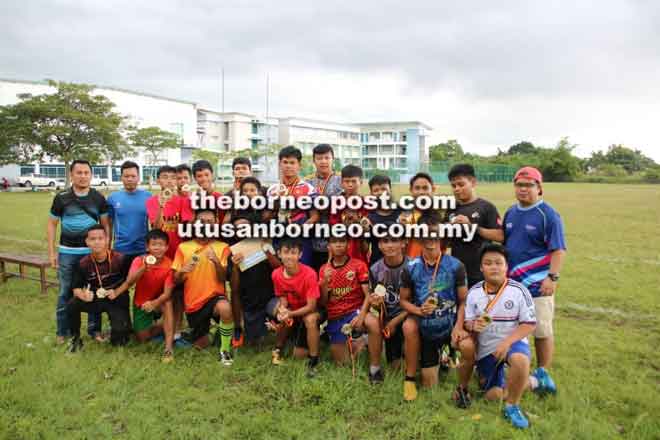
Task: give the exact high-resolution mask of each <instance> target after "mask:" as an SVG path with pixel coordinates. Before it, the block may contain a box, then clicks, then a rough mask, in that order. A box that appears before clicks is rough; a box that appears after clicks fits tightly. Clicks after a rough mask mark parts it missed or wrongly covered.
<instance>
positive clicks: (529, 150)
mask: <svg viewBox="0 0 660 440" xmlns="http://www.w3.org/2000/svg"><path fill="white" fill-rule="evenodd" d="M534 153H536V147H535V146H534V144H533V143H531V142H527V141H522V142H518V143H517V144H515V145H511V146H510V147H509V149H508V150H507V152H506V154H508V155H509V156H512V155H514V154H534Z"/></svg>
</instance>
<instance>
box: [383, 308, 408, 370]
mask: <svg viewBox="0 0 660 440" xmlns="http://www.w3.org/2000/svg"><path fill="white" fill-rule="evenodd" d="M404 321H405V319H404V320H403V321H401V322H400V323H399V325H397V326H396V332H394V334H393V335H392V336H390V337H389V338H388V339H385V357H386V359H387V363H388V364H391V363H392V362H393V361H395V360H397V359H401V358H402V357H403V323H404Z"/></svg>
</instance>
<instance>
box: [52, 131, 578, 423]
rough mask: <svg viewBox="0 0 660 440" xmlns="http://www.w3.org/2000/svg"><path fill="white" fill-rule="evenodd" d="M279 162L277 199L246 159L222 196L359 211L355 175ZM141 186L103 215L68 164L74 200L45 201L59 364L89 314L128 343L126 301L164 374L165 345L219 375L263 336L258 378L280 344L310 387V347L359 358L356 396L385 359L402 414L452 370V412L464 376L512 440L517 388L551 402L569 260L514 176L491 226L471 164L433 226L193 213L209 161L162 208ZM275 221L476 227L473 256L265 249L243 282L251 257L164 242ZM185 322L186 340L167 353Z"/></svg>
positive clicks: (374, 191)
mask: <svg viewBox="0 0 660 440" xmlns="http://www.w3.org/2000/svg"><path fill="white" fill-rule="evenodd" d="M278 159H279V168H280V182H279V184H278V185H275V186H272V187H271V188H270V189H269V190H268V191H267V190H266V189H265V188H263V187H262V185H261V183H260V182H259V180H258V179H256V178H255V177H252V176H251V163H250V161H249V159H246V158H236V159H235V160H234V162H233V164H232V170H233V174H234V186H233V188H232V189H231V190H230V191H229V193H228V195H233V194H234V193H240V194H241V195H245V196H247V197H249V198H252V197H254V196H256V195H264V194H268V195H270V196H274V197H276V196H278V195H279V196H281V195H290V196H293V197H300V196H312V197H315V196H317V195H324V196H340V197H346V198H348V197H351V196H359V195H360V194H359V191H360V188H361V185H362V178H363V173H362V170H361V168H359V167H357V166H354V165H347V166H345V167H344V168H343V169H342V170H341V174H339V175H338V174H335V173H334V171H333V169H332V163H333V160H334V152H333V150H332V147H331V146H329V145H326V144H321V145H318V146H316V147H315V148H314V150H313V161H314V165H315V169H316V172H315V173H314V174H313V175H311V176H308V177H307V178H306V179H304V178H301V177H300V175H299V173H300V169H301V162H302V154H301V152H300V150H298V149H297V148H295V147H292V146H289V147H285V148H283V149H282V150H281V151H280V153H279V156H278ZM138 176H139V168H138V166H137V164H135V163H133V162H125V163H124V164H123V165H122V167H121V179H122V183H123V185H124V189H123V190H122V191H119V192H116V193H113V194H111V195H110V196H109V198H108V200H107V202H106V201H105V199H104V198H103V196H102V195H100V194H99V193H98V192H96V191H95V190H94V189H93V188H91V187H90V186H89V180H91V167H90V166H89V163H88V162H86V161H75V162H74V163H73V164H72V165H71V180H72V188H71V189H70V190H68V191H65V192H63V193H60V194H58V195H57V196H56V197H55V200H54V201H53V207H52V209H51V220H50V221H49V227H48V231H49V244H50V246H49V249H50V251H51V260H52V261H53V264H55V265H56V264H57V263H58V258H57V255H56V253H55V243H54V237H55V228H56V226H57V223H58V222H61V223H62V225H61V227H62V232H61V238H60V247H59V272H58V273H59V276H60V281H61V284H60V286H61V291H60V297H59V300H58V309H57V322H58V326H57V334H58V337H59V339H60V340H61V341H63V340H64V337H65V336H70V337H71V340H70V346H69V347H70V348H69V350H70V351H72V352H75V351H77V350H78V349H80V348H81V347H82V340H81V338H80V313H81V312H87V313H88V314H89V319H88V322H89V324H88V332H89V333H90V335H91V336H92V337H94V338H97V339H99V340H101V339H102V338H103V336H102V333H101V321H100V314H101V313H103V312H105V313H107V314H108V316H109V318H110V324H111V332H110V342H111V343H112V344H115V345H122V344H125V343H126V342H127V341H128V339H129V336H130V334H131V317H130V311H129V310H130V307H129V306H130V304H129V303H130V302H131V301H130V299H129V293H128V292H129V290H130V288H131V287H132V286H135V293H134V296H133V301H132V311H133V313H132V315H133V319H132V322H133V325H132V327H133V329H132V330H133V333H134V334H135V336H136V339H137V340H139V341H147V340H151V339H152V338H157V337H159V335H160V334H161V333H163V334H164V344H165V349H164V354H163V361H165V362H171V361H172V360H173V347H174V346H177V345H186V344H187V343H188V344H192V345H193V346H195V347H197V348H205V347H207V346H208V345H210V344H212V343H214V342H215V343H216V344H217V345H219V350H218V352H219V360H220V361H221V362H222V364H224V365H231V364H232V363H233V349H235V348H237V347H240V346H241V345H243V344H244V343H246V342H247V343H249V344H259V343H261V342H262V341H263V340H264V337H265V336H266V334H267V332H268V331H269V330H271V331H274V332H275V333H276V336H275V347H274V349H273V350H272V363H273V364H274V365H282V364H283V363H284V359H283V358H284V352H285V346H286V344H287V341H290V342H291V343H292V345H293V346H294V349H293V356H294V357H296V358H307V359H308V361H307V368H308V374H309V375H310V376H314V375H316V374H317V372H318V366H319V355H320V347H321V342H322V340H327V342H328V343H329V345H330V354H331V357H332V359H333V361H334V362H336V363H337V364H344V363H348V362H351V363H352V364H353V366H354V367H353V368H355V359H356V357H357V356H358V354H359V352H360V351H362V350H363V349H365V348H366V349H367V351H368V358H369V371H368V377H369V381H370V382H371V383H380V382H382V381H383V380H384V373H383V368H382V367H381V355H382V350H383V345H384V349H385V355H386V360H387V362H388V364H389V365H390V366H391V367H392V368H393V369H399V368H403V369H404V371H405V378H404V386H403V397H404V399H405V400H406V401H412V400H415V399H416V397H417V385H416V375H417V371H418V365H419V367H420V368H421V383H422V386H423V387H432V386H433V385H435V384H436V383H437V382H438V377H439V370H440V368H444V367H445V366H446V364H448V363H449V364H452V363H453V364H455V365H456V368H457V372H458V386H457V387H456V390H455V391H454V393H453V396H452V397H453V399H454V401H455V402H456V404H457V405H458V406H459V407H461V408H466V407H468V406H469V405H470V403H471V395H470V393H469V392H468V384H469V382H470V379H471V376H472V373H473V370H474V369H475V367H476V370H477V373H478V377H479V384H480V388H481V390H482V391H483V392H484V395H485V397H486V398H487V399H504V400H505V401H506V405H505V407H504V415H505V417H506V418H507V419H509V420H510V421H511V423H512V424H513V425H514V426H516V427H519V428H525V427H527V426H528V421H527V419H526V417H525V415H524V414H523V413H522V411H521V410H520V406H519V403H520V399H521V396H522V394H523V392H524V391H525V390H526V389H528V388H529V389H532V390H535V391H537V392H539V393H554V392H556V387H555V384H554V382H553V380H552V379H551V378H550V376H549V374H548V372H547V368H548V367H549V366H550V363H551V361H552V354H553V347H554V343H553V339H552V320H553V311H554V296H553V294H554V292H555V289H556V283H557V280H558V277H559V271H560V269H561V264H562V260H563V255H564V252H565V248H566V246H565V243H564V237H563V226H562V222H561V218H560V217H559V215H558V214H557V213H556V211H554V210H553V209H552V208H551V207H550V206H549V205H548V204H547V203H545V202H544V201H543V200H542V199H541V198H540V196H541V194H542V184H543V179H542V176H541V173H540V172H539V171H538V170H536V169H534V168H531V167H525V168H522V169H520V170H519V171H518V172H517V173H516V175H515V177H514V186H515V192H516V198H517V200H518V203H517V204H516V205H514V206H512V207H511V208H510V209H509V210H508V211H507V212H506V214H505V215H504V219H503V220H501V219H500V216H499V214H498V212H497V209H496V208H495V206H494V205H493V204H491V203H490V202H488V201H486V200H483V199H481V198H478V197H477V196H476V190H475V187H476V175H475V171H474V169H473V167H472V166H471V165H467V164H461V165H456V166H454V167H453V168H452V169H451V171H450V173H449V180H450V183H451V186H452V190H453V194H454V196H455V198H456V202H457V205H456V208H455V209H450V210H448V211H446V212H440V211H436V210H432V209H429V210H426V211H420V210H413V211H410V212H406V211H400V210H398V209H390V210H387V209H382V207H380V208H379V209H377V210H373V211H367V210H350V209H344V210H343V211H341V212H328V211H318V210H309V211H303V210H286V211H285V210H283V209H281V210H280V209H278V208H277V207H276V208H275V209H274V210H271V211H268V210H254V209H251V208H247V209H232V210H228V211H221V210H218V209H216V210H209V209H202V210H197V211H194V210H193V209H192V208H191V204H190V199H189V196H190V192H191V189H190V185H191V183H192V181H193V179H194V181H195V183H196V184H197V185H198V186H199V188H200V189H201V190H203V191H205V192H206V193H207V194H213V195H214V196H215V197H219V196H220V193H219V192H217V191H216V190H215V189H214V178H213V168H212V166H211V165H210V164H209V163H208V162H206V161H197V162H196V163H195V164H194V165H193V167H192V169H191V168H189V167H188V166H187V165H180V166H179V167H176V168H174V167H170V166H163V167H161V168H160V169H159V170H158V176H157V177H158V184H159V185H160V187H161V191H160V193H159V194H158V195H151V194H149V193H148V192H146V191H144V190H141V189H138V188H137V183H138ZM368 185H369V191H370V194H371V195H374V196H380V195H381V194H383V193H384V192H387V193H391V191H392V185H391V181H390V179H389V178H388V177H387V176H384V175H376V176H373V177H372V178H371V179H370V180H369V182H368ZM410 193H411V195H412V196H413V197H420V196H431V195H433V193H434V183H433V180H432V178H431V176H429V175H428V174H425V173H418V174H416V175H415V176H414V177H413V178H412V179H411V180H410ZM272 220H274V221H278V222H283V223H300V224H302V223H317V222H323V223H329V224H335V223H339V222H342V223H345V224H350V223H359V224H360V225H361V226H362V228H364V229H365V230H369V229H370V228H372V227H373V226H374V225H376V224H385V225H392V224H394V223H418V224H426V225H428V227H429V229H430V230H434V228H437V227H438V225H439V224H440V223H473V224H476V225H477V234H476V235H475V238H474V239H473V240H472V241H470V242H464V241H462V240H461V239H451V240H445V239H443V238H428V237H427V238H417V239H410V240H407V239H404V238H399V237H396V236H395V235H394V234H386V235H385V236H384V237H381V238H373V237H372V238H347V237H336V236H331V237H313V238H285V239H280V240H274V241H273V242H272V243H271V242H270V241H268V240H263V242H261V243H260V248H261V251H262V252H263V254H264V256H265V259H262V261H260V262H259V263H256V264H251V265H246V264H244V263H245V262H246V259H247V258H248V257H249V256H248V255H243V254H242V253H241V251H239V250H236V249H237V248H236V247H233V246H232V247H231V248H230V245H235V244H236V243H237V240H236V239H227V240H216V239H210V238H204V237H196V238H193V239H190V240H182V239H181V238H180V237H179V235H178V234H177V228H178V225H179V224H180V223H186V222H200V223H204V224H213V223H232V224H234V225H235V226H238V225H240V224H246V223H247V224H256V223H263V222H268V221H272ZM112 242H113V243H114V245H111V244H112ZM495 242H501V243H504V245H501V244H497V243H495ZM449 248H451V252H448V249H449ZM232 249H235V250H232ZM145 251H146V252H145ZM227 286H229V289H227ZM70 290H72V293H73V296H71V292H70ZM184 314H185V316H186V320H187V323H188V327H189V328H190V331H189V332H188V333H187V334H186V335H185V336H181V334H180V333H179V330H180V329H181V328H182V327H183V324H182V318H183V315H184ZM161 316H162V320H161V319H159V318H160V317H161ZM213 321H215V322H216V323H217V324H212V322H213ZM210 332H214V333H215V338H212V337H211V335H210V334H209V333H210ZM529 335H533V336H534V339H535V346H536V354H537V363H538V368H537V369H536V370H535V371H534V372H533V374H531V375H530V374H529V373H530V364H531V354H530V349H529V344H528V341H527V337H528V336H529ZM186 341H187V342H186ZM458 353H460V358H459V357H458V356H457V354H458ZM402 359H403V363H404V365H403V366H401V363H402ZM505 365H508V374H507V375H506V378H505ZM354 374H355V371H354Z"/></svg>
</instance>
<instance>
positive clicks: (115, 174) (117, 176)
mask: <svg viewBox="0 0 660 440" xmlns="http://www.w3.org/2000/svg"><path fill="white" fill-rule="evenodd" d="M112 181H113V182H120V181H121V168H120V167H112Z"/></svg>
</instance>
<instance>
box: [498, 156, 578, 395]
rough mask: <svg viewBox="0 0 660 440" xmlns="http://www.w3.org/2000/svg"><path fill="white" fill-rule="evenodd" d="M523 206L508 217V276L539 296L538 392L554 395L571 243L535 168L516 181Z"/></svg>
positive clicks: (521, 172)
mask: <svg viewBox="0 0 660 440" xmlns="http://www.w3.org/2000/svg"><path fill="white" fill-rule="evenodd" d="M513 182H514V186H515V191H516V199H518V204H516V205H514V206H512V207H511V208H509V209H508V210H507V212H506V214H504V221H503V227H504V245H505V246H506V250H507V252H508V254H509V257H508V265H509V277H510V278H511V279H513V280H515V281H518V282H520V283H521V284H523V285H524V286H525V287H526V288H527V289H528V290H529V292H530V293H531V294H532V297H533V298H534V306H535V308H536V316H537V324H536V330H535V331H534V346H535V348H536V362H537V364H538V368H537V369H536V370H535V371H534V376H535V377H536V378H537V379H538V381H539V387H538V388H537V389H536V391H537V392H539V393H541V394H543V393H553V394H554V393H555V392H556V391H557V387H556V386H555V383H554V381H553V380H552V378H551V377H550V375H549V374H548V371H547V370H548V369H549V368H550V365H551V363H552V356H553V352H554V338H553V330H552V321H553V319H554V308H555V299H554V294H555V291H556V289H557V281H558V280H559V272H560V271H561V267H562V262H563V259H564V254H565V253H566V242H565V240H564V225H563V223H562V220H561V217H560V216H559V214H558V213H557V211H555V210H554V209H553V208H552V207H551V206H550V205H549V204H547V203H546V202H545V201H543V199H541V198H540V196H541V195H542V194H543V188H542V184H543V176H542V175H541V172H540V171H539V170H537V169H536V168H532V167H524V168H521V169H520V170H518V171H517V172H516V174H515V176H514V179H513Z"/></svg>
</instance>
